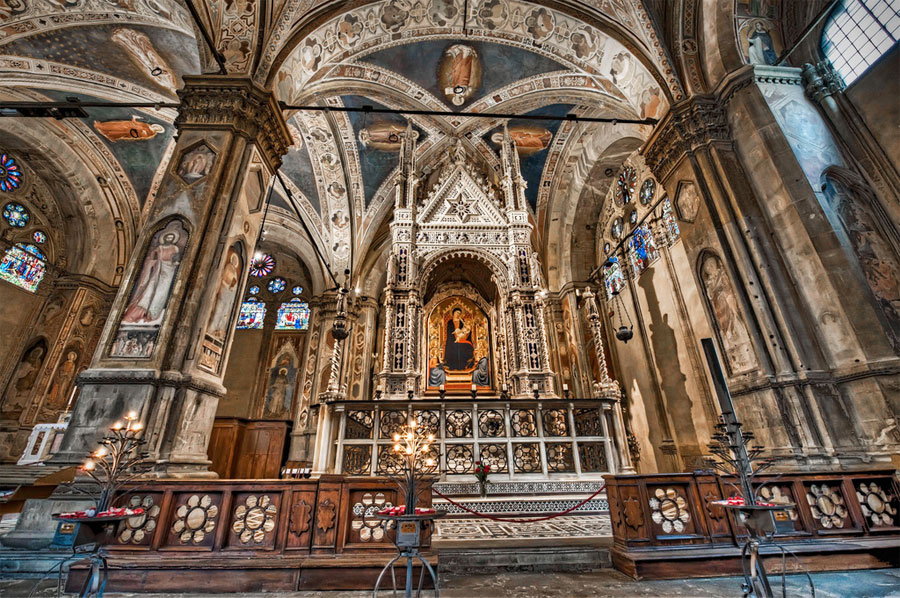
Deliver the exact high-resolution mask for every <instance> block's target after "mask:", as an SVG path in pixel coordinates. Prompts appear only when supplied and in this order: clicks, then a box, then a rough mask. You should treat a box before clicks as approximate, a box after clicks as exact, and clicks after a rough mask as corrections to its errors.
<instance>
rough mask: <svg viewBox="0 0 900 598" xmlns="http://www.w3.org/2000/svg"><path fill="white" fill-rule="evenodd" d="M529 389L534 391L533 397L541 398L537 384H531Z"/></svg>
mask: <svg viewBox="0 0 900 598" xmlns="http://www.w3.org/2000/svg"><path fill="white" fill-rule="evenodd" d="M531 390H532V391H534V398H535V400H537V399H540V398H541V392H540V391H539V390H538V385H537V384H535V385H533V386H532V387H531Z"/></svg>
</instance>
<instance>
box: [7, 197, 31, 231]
mask: <svg viewBox="0 0 900 598" xmlns="http://www.w3.org/2000/svg"><path fill="white" fill-rule="evenodd" d="M3 217H4V218H5V219H6V221H7V222H9V225H10V226H14V227H16V228H22V227H23V226H25V225H26V224H27V223H28V220H29V219H30V218H31V215H30V214H29V213H28V210H26V209H25V206H23V205H22V204H17V203H12V202H10V203H8V204H6V206H5V207H4V208H3Z"/></svg>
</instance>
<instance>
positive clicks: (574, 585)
mask: <svg viewBox="0 0 900 598" xmlns="http://www.w3.org/2000/svg"><path fill="white" fill-rule="evenodd" d="M812 577H813V581H814V583H815V586H816V594H815V595H816V598H900V569H882V570H877V571H854V572H848V573H815V574H813V576H812ZM802 582H805V578H801V577H796V576H795V577H793V578H791V579H790V581H789V583H788V589H787V596H789V597H790V598H807V597H808V596H810V593H809V588H808V586H807V587H805V588H804V587H803V585H802ZM740 583H741V580H740V579H738V578H734V577H720V578H714V579H689V580H672V581H632V580H630V579H628V578H627V577H625V576H624V575H621V574H620V573H618V572H616V571H613V570H610V569H602V570H600V571H596V572H593V573H581V574H536V573H504V574H497V575H490V576H466V577H462V578H457V579H453V578H451V579H449V580H447V582H446V583H445V585H444V590H443V591H442V592H441V596H443V597H444V598H495V597H496V598H613V597H615V598H738V597H740V596H741V590H740ZM33 588H34V580H12V579H0V596H3V598H17V597H22V598H24V597H26V596H28V595H29V592H31V591H32V589H33ZM55 589H56V586H55V582H52V583H51V582H44V583H42V584H41V586H40V588H39V589H38V591H37V592H35V593H34V594H33V595H34V596H35V597H36V598H51V597H52V596H53V595H54V593H55ZM258 595H259V594H253V596H258ZM423 595H426V596H427V597H428V598H431V594H430V593H428V594H426V593H423ZM776 595H777V596H779V597H780V596H781V594H780V589H779V591H778V593H777V594H776ZM107 596H109V597H110V598H114V597H115V596H135V597H136V598H177V597H179V596H182V595H180V594H137V595H134V594H131V595H126V594H107ZM194 596H196V594H194ZM217 596H218V595H217ZM249 596H251V595H249V594H240V595H239V594H225V595H222V598H249ZM267 596H269V597H270V598H368V597H369V596H371V592H296V593H278V594H268V595H267ZM381 596H382V597H388V596H390V593H389V592H387V593H383V594H381ZM202 598H213V595H211V594H207V595H204V596H203V597H202Z"/></svg>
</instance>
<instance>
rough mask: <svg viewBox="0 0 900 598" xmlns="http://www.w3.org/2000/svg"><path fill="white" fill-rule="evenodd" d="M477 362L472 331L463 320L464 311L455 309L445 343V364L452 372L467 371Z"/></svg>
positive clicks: (448, 321)
mask: <svg viewBox="0 0 900 598" xmlns="http://www.w3.org/2000/svg"><path fill="white" fill-rule="evenodd" d="M474 361H475V347H474V346H473V345H472V329H471V328H470V327H469V326H468V325H466V323H465V322H464V321H463V319H462V310H461V309H460V308H458V307H457V308H454V309H453V312H452V314H451V316H450V319H449V320H447V336H446V340H445V341H444V363H446V364H447V367H448V368H449V369H451V370H467V369H469V368H470V367H472V365H473V363H474Z"/></svg>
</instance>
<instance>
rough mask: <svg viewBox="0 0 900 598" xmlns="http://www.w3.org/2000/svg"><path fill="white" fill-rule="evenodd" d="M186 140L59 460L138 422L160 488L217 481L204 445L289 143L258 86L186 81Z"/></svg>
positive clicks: (181, 119) (228, 80)
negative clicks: (172, 481) (112, 428)
mask: <svg viewBox="0 0 900 598" xmlns="http://www.w3.org/2000/svg"><path fill="white" fill-rule="evenodd" d="M184 81H185V85H184V89H182V90H181V91H180V92H179V97H180V98H181V108H180V110H179V115H178V118H177V119H176V122H175V124H176V127H177V128H178V138H177V144H176V147H175V151H174V153H173V157H172V161H171V163H170V164H169V165H168V167H167V170H166V173H165V175H164V177H163V181H162V184H161V185H160V190H159V193H158V194H157V197H156V199H155V200H154V203H153V205H152V206H151V209H150V210H149V213H148V217H147V221H146V226H145V227H144V229H143V231H142V232H141V234H140V237H139V239H138V242H137V244H136V250H135V253H134V254H133V255H132V256H131V258H130V259H129V263H128V267H127V269H126V272H125V277H124V279H123V283H122V285H121V287H120V288H119V291H118V294H117V296H116V299H115V301H114V302H113V306H112V309H111V311H110V317H109V319H108V320H107V323H106V326H105V328H104V331H103V334H102V336H101V338H100V342H99V346H98V349H97V352H96V354H95V355H94V359H93V362H92V364H91V368H90V369H89V370H87V371H86V372H84V373H83V374H82V375H81V376H80V378H79V386H80V388H81V395H80V398H79V401H78V406H77V409H76V410H75V413H74V414H73V417H72V422H71V424H70V426H69V429H68V431H67V433H66V436H65V438H64V440H63V443H62V447H61V452H60V453H59V454H58V455H57V458H56V460H57V461H59V462H63V463H78V462H81V461H82V460H83V459H84V456H85V455H86V454H87V453H88V452H90V451H91V450H93V449H94V448H95V443H96V441H97V439H98V438H99V437H100V436H102V435H103V433H104V431H105V430H106V428H107V427H108V426H109V425H110V424H111V423H112V422H114V421H116V420H117V419H119V418H121V417H122V415H124V414H125V413H127V412H129V411H134V412H136V413H137V414H138V417H139V419H140V420H141V421H142V422H143V423H144V425H145V426H146V438H147V440H148V447H147V448H148V450H149V452H150V455H151V457H152V458H153V459H154V460H155V461H156V463H157V465H156V469H155V471H156V474H157V475H159V476H197V475H210V476H214V475H215V474H212V473H208V472H207V471H206V469H207V466H208V465H209V463H210V462H209V459H208V458H207V445H208V443H209V438H210V433H211V430H212V426H213V420H214V418H215V414H216V407H217V405H218V402H219V398H220V397H222V396H223V395H224V393H225V388H224V386H223V385H222V378H223V375H224V367H225V364H226V363H227V361H228V352H229V349H230V347H231V341H232V338H233V334H234V332H233V331H234V326H235V322H236V320H237V315H238V311H239V309H240V298H241V297H242V296H243V288H244V286H245V284H246V278H247V271H248V265H249V262H250V260H251V259H252V253H253V249H254V247H255V245H256V241H257V236H258V233H259V230H260V222H261V219H262V209H263V202H264V200H265V189H266V187H267V185H268V182H269V179H270V177H271V176H272V175H273V173H274V171H275V170H276V169H277V168H278V167H279V166H280V164H281V156H282V155H283V154H284V153H285V152H286V151H287V148H288V146H289V144H290V139H291V137H290V134H289V132H288V130H287V126H286V124H285V122H284V118H283V117H282V114H281V110H280V109H279V107H278V105H277V103H276V101H275V99H274V97H273V95H272V94H271V93H270V92H268V91H266V90H264V89H262V88H260V87H258V86H256V85H255V84H253V83H252V82H251V81H250V80H249V79H244V78H238V77H230V76H220V75H202V76H185V77H184Z"/></svg>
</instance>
